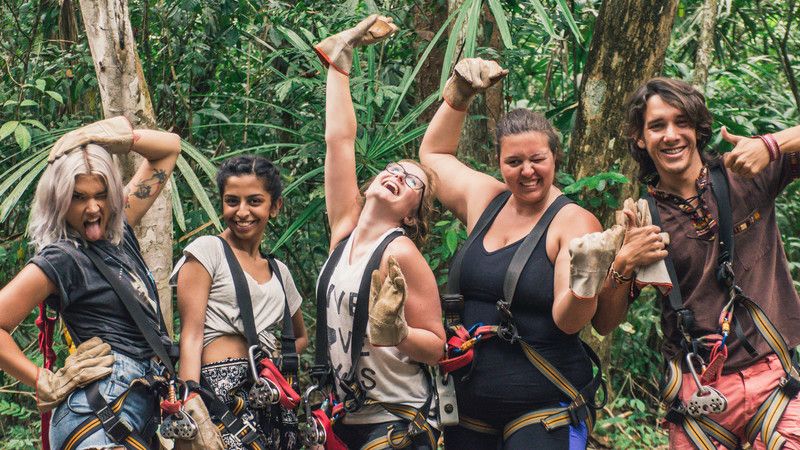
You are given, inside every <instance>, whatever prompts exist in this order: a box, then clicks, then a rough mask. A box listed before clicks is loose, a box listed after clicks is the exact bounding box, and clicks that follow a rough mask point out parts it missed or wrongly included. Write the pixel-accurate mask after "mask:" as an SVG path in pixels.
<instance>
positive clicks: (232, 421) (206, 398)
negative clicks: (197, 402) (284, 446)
mask: <svg viewBox="0 0 800 450" xmlns="http://www.w3.org/2000/svg"><path fill="white" fill-rule="evenodd" d="M187 384H188V385H189V388H190V389H191V390H192V391H193V392H197V393H198V394H200V397H201V398H202V399H203V403H205V405H206V407H207V408H208V414H209V415H210V416H211V417H212V418H213V419H214V420H215V421H216V422H218V423H221V424H222V425H223V427H225V431H226V432H227V433H228V434H231V435H233V436H236V438H237V439H239V441H240V442H241V443H242V444H243V445H245V446H246V448H248V449H261V450H265V449H268V448H269V447H268V446H267V443H266V442H265V440H264V437H263V436H262V434H261V433H259V432H258V430H256V429H255V428H253V427H252V426H251V425H250V424H248V423H247V422H245V421H244V420H242V418H241V417H240V416H238V415H236V414H235V413H234V410H235V409H237V408H235V407H233V406H234V405H227V404H225V402H223V401H222V400H221V399H220V398H219V397H217V395H216V394H215V393H214V388H213V387H212V386H211V383H209V381H208V380H207V379H206V378H205V377H204V376H203V375H202V374H200V383H199V384H195V383H194V382H192V381H190V382H188V383H187ZM239 413H240V414H241V411H240V412H239Z"/></svg>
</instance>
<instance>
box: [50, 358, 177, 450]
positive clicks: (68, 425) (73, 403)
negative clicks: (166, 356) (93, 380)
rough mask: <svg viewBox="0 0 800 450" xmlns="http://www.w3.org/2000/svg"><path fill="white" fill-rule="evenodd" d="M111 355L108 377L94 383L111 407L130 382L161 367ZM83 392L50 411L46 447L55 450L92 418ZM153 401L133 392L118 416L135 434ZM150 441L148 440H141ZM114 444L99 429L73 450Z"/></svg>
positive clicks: (80, 391)
mask: <svg viewBox="0 0 800 450" xmlns="http://www.w3.org/2000/svg"><path fill="white" fill-rule="evenodd" d="M113 354H114V358H115V361H114V367H113V369H112V372H111V375H109V376H108V377H107V378H105V379H103V380H101V381H98V383H99V385H98V387H99V390H100V394H101V395H102V396H103V398H105V399H106V401H107V402H109V403H111V402H113V401H114V399H116V398H117V397H119V396H120V395H122V393H123V392H125V390H127V389H128V387H129V386H130V384H131V382H132V381H133V380H135V379H136V378H141V377H143V376H145V375H159V374H161V371H162V369H161V365H160V364H158V363H156V362H154V361H151V360H147V361H142V360H138V359H133V358H131V357H128V356H125V355H123V354H121V353H118V352H113ZM85 391H86V389H85V388H81V389H76V390H75V391H73V392H72V393H71V394H70V395H69V397H67V399H66V400H65V401H64V402H62V403H61V404H60V405H58V408H56V409H55V410H54V411H53V416H52V418H51V421H50V446H51V448H54V449H59V448H61V447H62V446H63V445H64V443H65V442H64V440H65V439H66V438H67V437H68V436H69V434H70V433H72V431H73V430H75V429H76V428H77V427H78V426H79V425H80V424H81V423H83V421H84V420H86V419H88V418H93V417H95V415H94V411H93V410H92V408H90V407H89V402H88V400H87V399H86V392H85ZM152 402H153V398H152V397H151V396H149V395H147V394H146V393H145V392H144V391H142V390H139V389H137V390H135V391H133V392H131V393H130V395H128V398H126V399H125V403H123V406H122V409H121V410H120V412H119V416H120V417H122V418H123V419H124V420H125V421H126V422H128V424H129V425H131V426H132V427H133V428H134V429H136V430H137V431H141V429H142V428H143V427H144V425H145V419H146V416H147V412H148V411H149V409H150V408H152V404H153V403H152ZM142 437H143V438H145V439H150V438H152V436H142ZM114 444H115V443H114V442H113V441H112V440H111V439H109V438H108V436H106V433H105V431H104V430H103V429H102V428H100V429H99V430H97V431H96V432H94V433H92V434H90V435H88V436H87V437H86V439H84V440H83V441H82V442H81V443H80V444H79V445H78V446H77V447H75V448H76V450H79V449H84V448H91V447H102V446H111V445H114Z"/></svg>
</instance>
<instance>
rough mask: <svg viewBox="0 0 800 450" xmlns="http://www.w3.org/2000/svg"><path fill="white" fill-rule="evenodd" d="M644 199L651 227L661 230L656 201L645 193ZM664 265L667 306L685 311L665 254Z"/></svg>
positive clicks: (675, 278)
mask: <svg viewBox="0 0 800 450" xmlns="http://www.w3.org/2000/svg"><path fill="white" fill-rule="evenodd" d="M644 198H645V199H646V200H647V206H648V207H649V208H650V217H651V218H652V220H653V225H656V226H657V227H659V228H661V227H662V225H661V215H660V214H659V213H658V205H657V204H656V199H655V198H653V196H652V195H650V194H649V193H647V192H645V194H644ZM664 265H666V266H667V274H669V281H670V283H672V289H671V290H670V291H669V306H670V308H672V310H673V311H680V310H683V309H685V308H684V307H683V297H682V296H681V287H680V285H679V284H678V274H677V272H675V265H674V264H673V263H672V257H671V256H669V253H667V257H666V258H664ZM679 320H680V319H679Z"/></svg>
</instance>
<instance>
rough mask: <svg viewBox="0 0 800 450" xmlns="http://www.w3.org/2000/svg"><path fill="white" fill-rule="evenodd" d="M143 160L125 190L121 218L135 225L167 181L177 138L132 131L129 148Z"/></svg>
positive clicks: (176, 151)
mask: <svg viewBox="0 0 800 450" xmlns="http://www.w3.org/2000/svg"><path fill="white" fill-rule="evenodd" d="M131 151H133V152H136V153H138V154H140V155H142V157H143V158H144V161H142V164H141V165H140V166H139V169H137V170H136V173H135V174H134V175H133V178H131V181H129V182H128V186H126V189H125V190H126V192H127V198H126V201H125V216H126V218H127V219H128V223H129V224H131V225H137V224H138V223H139V221H140V220H141V219H142V216H144V215H145V213H147V210H149V209H150V207H151V206H153V203H154V202H155V201H156V197H158V194H160V193H161V190H162V189H164V186H165V185H166V184H167V182H168V181H169V177H170V175H172V170H173V169H174V168H175V162H176V161H177V160H178V155H179V154H180V152H181V138H180V136H178V135H177V134H175V133H168V132H165V131H158V130H135V131H134V132H133V148H132V149H131Z"/></svg>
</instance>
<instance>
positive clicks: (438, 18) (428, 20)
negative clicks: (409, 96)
mask: <svg viewBox="0 0 800 450" xmlns="http://www.w3.org/2000/svg"><path fill="white" fill-rule="evenodd" d="M413 9H414V11H413V19H414V32H415V33H416V35H417V39H416V42H415V46H416V53H417V55H421V54H422V52H424V51H425V48H426V47H427V46H428V44H429V43H430V42H431V40H432V39H433V37H434V36H435V35H436V32H437V31H439V28H441V26H442V24H443V23H444V22H445V21H446V20H447V6H446V5H445V4H444V3H442V2H439V1H437V0H424V1H420V2H416V3H415V4H414V7H413ZM446 43H447V39H446V37H442V38H441V39H440V40H439V42H438V43H437V44H436V46H435V47H434V48H433V50H432V51H431V52H430V54H428V58H427V59H426V60H425V61H424V62H423V63H422V68H421V69H420V71H419V74H418V75H417V78H416V80H414V86H415V88H416V97H417V99H416V100H417V101H416V102H417V103H420V102H422V101H423V100H425V99H426V98H428V96H430V95H431V94H433V93H434V92H437V91H438V90H439V77H440V74H441V73H442V64H444V51H445V46H446ZM435 113H436V107H431V108H428V110H427V111H425V112H423V113H422V115H420V117H419V121H420V123H429V122H430V121H431V119H433V115H434V114H435Z"/></svg>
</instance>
